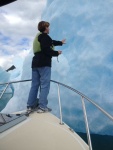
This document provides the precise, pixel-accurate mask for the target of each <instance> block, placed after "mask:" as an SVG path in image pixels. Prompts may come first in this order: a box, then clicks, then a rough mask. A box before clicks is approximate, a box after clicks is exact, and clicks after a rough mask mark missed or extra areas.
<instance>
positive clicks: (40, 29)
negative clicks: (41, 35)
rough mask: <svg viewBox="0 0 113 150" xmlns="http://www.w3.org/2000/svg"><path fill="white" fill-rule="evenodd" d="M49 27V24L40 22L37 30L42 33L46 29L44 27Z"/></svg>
mask: <svg viewBox="0 0 113 150" xmlns="http://www.w3.org/2000/svg"><path fill="white" fill-rule="evenodd" d="M49 25H50V23H49V22H46V21H40V22H39V23H38V30H39V31H40V32H44V31H45V29H46V27H49Z"/></svg>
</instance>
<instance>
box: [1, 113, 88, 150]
mask: <svg viewBox="0 0 113 150" xmlns="http://www.w3.org/2000/svg"><path fill="white" fill-rule="evenodd" d="M59 122H60V121H59V119H58V118H56V117H55V116H54V115H52V114H51V113H42V114H38V113H36V112H34V113H32V114H31V115H30V116H29V117H28V118H27V119H26V120H25V121H23V122H21V123H19V124H18V125H16V126H14V127H12V128H10V129H8V130H6V131H4V132H3V133H1V134H0V150H88V146H87V145H86V143H85V142H84V141H83V140H82V139H81V138H80V137H79V136H78V135H77V134H76V133H74V132H72V131H70V130H69V127H68V126H67V125H65V124H64V125H60V124H59Z"/></svg>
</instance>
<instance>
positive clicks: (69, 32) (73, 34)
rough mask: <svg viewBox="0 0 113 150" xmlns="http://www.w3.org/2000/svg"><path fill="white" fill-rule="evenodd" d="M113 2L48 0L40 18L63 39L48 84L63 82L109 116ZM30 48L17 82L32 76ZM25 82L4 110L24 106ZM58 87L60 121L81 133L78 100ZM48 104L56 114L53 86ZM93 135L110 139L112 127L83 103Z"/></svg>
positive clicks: (112, 80)
mask: <svg viewBox="0 0 113 150" xmlns="http://www.w3.org/2000/svg"><path fill="white" fill-rule="evenodd" d="M112 7H113V2H112V1H111V0H108V1H103V0H99V1H97V0H95V1H90V0H70V1H67V0H63V1H60V0H54V1H52V0H48V1H47V6H46V8H45V10H44V12H43V15H42V20H46V21H49V22H50V36H51V37H52V38H53V39H56V40H59V39H60V40H62V39H63V38H66V40H67V43H66V44H65V46H63V47H57V48H56V50H62V51H63V54H62V56H59V62H57V60H56V58H54V59H53V67H52V80H56V81H59V82H62V83H64V84H67V85H69V86H71V87H73V88H75V89H77V90H79V91H81V92H82V93H84V94H85V95H87V96H88V97H89V98H91V99H93V100H94V102H96V103H97V104H98V105H100V106H101V107H102V108H104V109H105V110H106V111H107V112H108V113H110V114H111V115H113V109H112V107H113V42H112V39H113V33H112V31H113V9H112ZM32 56H33V54H32V49H31V51H30V52H29V54H28V56H27V57H26V58H25V61H24V65H23V72H22V76H21V79H30V78H31V61H32ZM30 84H31V83H30V82H29V83H19V84H18V86H17V87H16V89H15V96H14V97H13V98H12V99H11V101H10V102H9V103H8V105H7V107H6V108H5V109H4V112H7V110H8V111H11V112H12V111H15V110H22V109H25V108H26V103H27V98H28V94H29V90H30ZM60 88H61V101H62V106H63V120H64V121H65V122H66V123H67V124H69V125H70V126H71V127H72V128H74V129H75V130H76V131H80V132H85V127H84V118H83V112H82V104H81V97H79V96H78V95H76V94H75V93H73V92H71V91H69V90H67V89H65V88H63V87H60ZM48 99H49V105H50V107H52V108H53V113H54V114H56V115H57V116H59V112H58V102H57V99H58V98H57V85H54V84H53V83H51V90H50V94H49V98H48ZM85 104H86V109H87V114H88V120H89V126H90V130H91V132H92V133H98V134H108V135H113V127H112V126H113V123H112V122H111V121H110V120H109V119H107V118H106V117H105V116H104V115H103V114H102V113H101V112H100V111H99V110H97V109H96V108H95V107H94V106H92V104H90V103H89V102H87V101H85Z"/></svg>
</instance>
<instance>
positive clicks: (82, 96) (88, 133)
mask: <svg viewBox="0 0 113 150" xmlns="http://www.w3.org/2000/svg"><path fill="white" fill-rule="evenodd" d="M27 81H31V79H29V80H19V81H12V82H6V83H0V85H6V87H5V89H4V90H3V92H2V94H1V95H0V99H1V98H2V96H3V94H4V93H5V91H6V89H7V88H8V86H9V84H12V83H19V82H27ZM51 82H53V83H56V84H57V86H58V102H59V110H60V124H61V125H62V124H63V121H62V106H61V99H60V86H63V87H65V88H67V89H70V90H71V91H73V92H75V93H77V94H78V95H79V96H81V101H82V109H83V113H84V120H85V126H86V133H87V140H88V145H89V150H92V143H91V137H90V130H89V124H88V118H87V112H86V107H85V102H84V100H87V101H89V102H90V103H91V104H93V105H94V106H95V107H96V108H98V109H99V110H100V111H101V112H102V113H103V114H105V115H106V116H107V117H108V118H109V119H110V120H112V121H113V117H112V116H111V115H110V114H109V113H108V112H106V111H105V110H104V109H103V108H101V107H100V106H99V105H98V104H96V103H95V102H94V101H93V100H91V99H90V98H88V97H87V96H86V95H84V94H83V93H81V92H80V91H78V90H76V89H74V88H72V87H70V86H68V85H66V84H63V83H61V82H57V81H54V80H51Z"/></svg>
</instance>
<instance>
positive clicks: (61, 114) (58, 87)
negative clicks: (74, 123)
mask: <svg viewBox="0 0 113 150" xmlns="http://www.w3.org/2000/svg"><path fill="white" fill-rule="evenodd" d="M57 86H58V102H59V109H60V124H62V125H63V122H62V108H61V100H60V87H59V84H57Z"/></svg>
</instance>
